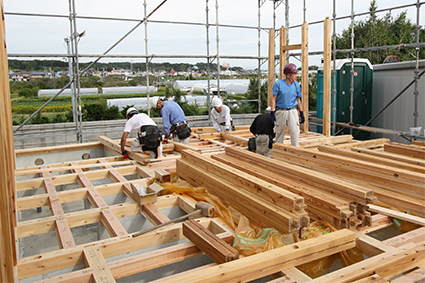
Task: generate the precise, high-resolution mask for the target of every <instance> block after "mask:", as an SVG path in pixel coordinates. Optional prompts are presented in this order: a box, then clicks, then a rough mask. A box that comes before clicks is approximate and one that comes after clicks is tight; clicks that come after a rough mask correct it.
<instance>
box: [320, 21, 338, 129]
mask: <svg viewBox="0 0 425 283" xmlns="http://www.w3.org/2000/svg"><path fill="white" fill-rule="evenodd" d="M331 32H332V29H331V20H330V19H329V17H326V19H325V21H324V36H323V42H324V47H323V134H324V135H325V136H328V137H329V136H330V135H331V77H332V76H331V71H332V70H331ZM334 107H336V106H334Z"/></svg>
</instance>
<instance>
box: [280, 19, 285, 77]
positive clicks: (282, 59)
mask: <svg viewBox="0 0 425 283" xmlns="http://www.w3.org/2000/svg"><path fill="white" fill-rule="evenodd" d="M284 46H286V28H285V27H284V26H282V27H281V28H280V68H279V79H280V80H282V79H283V78H284V77H283V67H285V65H286V49H285V48H284Z"/></svg>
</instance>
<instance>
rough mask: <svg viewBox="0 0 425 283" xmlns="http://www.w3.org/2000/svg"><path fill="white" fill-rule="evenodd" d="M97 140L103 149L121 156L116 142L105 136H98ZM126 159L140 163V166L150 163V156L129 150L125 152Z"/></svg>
mask: <svg viewBox="0 0 425 283" xmlns="http://www.w3.org/2000/svg"><path fill="white" fill-rule="evenodd" d="M98 140H99V142H100V143H102V144H103V145H104V146H105V147H107V148H109V149H111V150H113V151H114V152H115V153H116V154H119V155H121V147H120V145H119V142H116V141H114V140H112V139H110V138H108V137H105V136H99V137H98ZM127 152H128V157H129V158H131V159H133V160H136V161H138V162H140V163H141V164H142V165H146V164H148V163H149V162H150V156H149V154H144V153H140V152H132V151H131V150H129V149H128V150H127Z"/></svg>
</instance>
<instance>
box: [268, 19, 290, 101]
mask: <svg viewBox="0 0 425 283" xmlns="http://www.w3.org/2000/svg"><path fill="white" fill-rule="evenodd" d="M279 39H280V49H279V55H280V56H279V58H280V68H279V79H280V80H282V79H283V78H284V76H283V75H284V74H283V68H284V67H285V65H286V50H285V46H286V28H285V27H284V26H281V27H280V33H279ZM268 105H270V104H268Z"/></svg>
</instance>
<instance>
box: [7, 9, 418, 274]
mask: <svg viewBox="0 0 425 283" xmlns="http://www.w3.org/2000/svg"><path fill="white" fill-rule="evenodd" d="M1 3H2V2H1ZM1 9H2V11H1V14H2V21H1V23H2V26H1V27H0V30H1V37H0V39H1V40H0V42H1V43H2V46H1V47H0V48H1V50H0V55H1V58H0V59H1V62H2V63H3V62H7V56H6V44H5V36H4V18H3V5H1ZM304 51H305V49H304ZM328 53H329V52H328ZM7 73H8V70H7V63H6V64H1V72H0V74H1V76H0V79H1V92H2V93H1V97H0V99H1V100H0V103H1V104H0V107H1V116H0V118H1V120H0V123H1V135H0V142H1V144H0V145H1V146H0V153H1V157H2V158H1V161H0V162H1V169H0V188H1V189H0V202H1V203H0V219H1V243H0V244H1V245H0V252H1V257H0V278H1V281H2V282H19V280H22V281H24V280H31V278H37V279H34V280H32V281H37V280H41V281H42V282H120V281H125V279H126V278H130V276H135V277H132V278H139V279H141V278H143V276H144V273H145V272H149V271H154V270H155V269H156V268H159V267H162V268H164V269H163V270H167V267H171V266H172V264H174V263H177V262H181V263H183V262H186V261H188V260H190V259H193V258H195V259H196V258H198V257H201V256H203V255H204V254H205V255H207V256H208V257H209V258H211V259H214V262H213V263H208V264H205V265H202V266H200V267H197V268H193V269H188V270H185V271H184V272H182V273H175V274H171V275H169V276H164V277H161V276H160V275H161V274H162V273H161V274H159V272H158V274H157V275H158V278H156V279H155V280H156V281H171V282H201V281H202V282H249V281H253V280H256V279H260V278H261V279H262V280H263V281H264V278H270V279H269V280H268V281H269V282H421V281H424V280H425V238H424V237H425V236H424V235H425V227H424V226H425V209H424V207H425V193H424V190H425V188H424V184H425V172H424V168H425V163H424V162H425V144H424V143H422V142H413V143H412V144H410V145H403V144H397V143H392V142H390V141H389V140H387V139H377V140H371V141H364V142H362V141H355V140H353V139H352V137H351V136H335V137H330V136H329V135H328V134H327V135H320V134H316V133H311V132H306V131H304V132H303V133H302V134H301V137H300V148H294V147H291V146H287V144H289V141H288V140H285V143H284V144H278V145H275V147H274V149H273V152H272V157H273V159H268V158H264V157H262V156H259V155H256V154H254V153H252V152H249V151H248V150H247V148H246V147H247V141H248V138H250V137H252V135H251V134H250V132H249V131H248V128H247V127H238V128H237V131H235V132H233V133H232V134H231V135H225V136H221V135H219V134H215V133H212V132H213V129H208V128H203V129H193V130H194V131H193V132H194V134H193V136H192V138H191V141H190V144H189V146H184V145H181V144H174V143H170V144H168V145H167V146H165V150H164V151H165V155H166V157H164V158H163V159H161V160H155V161H154V160H152V161H151V160H149V158H148V156H147V155H143V154H138V153H133V152H130V158H131V160H123V159H122V157H121V156H120V155H119V152H118V150H117V149H118V141H116V140H110V139H108V138H107V137H99V141H98V142H95V143H87V144H78V145H68V146H60V147H50V148H42V149H31V150H22V151H14V150H13V148H14V146H13V134H12V130H11V127H10V125H11V115H10V114H11V110H10V95H9V93H10V92H9V89H8V79H7ZM82 148H85V149H91V148H103V149H105V151H107V152H108V153H110V154H108V155H107V156H106V155H105V156H102V157H95V158H92V159H87V160H71V161H67V162H62V163H54V164H43V165H40V166H32V167H21V168H16V159H15V158H19V157H23V156H29V155H31V156H36V155H42V154H48V153H59V154H60V153H66V152H72V151H75V150H78V149H82ZM171 171H176V172H177V174H178V175H179V176H180V177H181V178H183V179H185V180H186V181H188V182H189V183H191V184H192V185H195V186H203V187H205V188H207V190H208V191H210V192H211V193H212V194H214V195H216V196H218V197H220V198H222V199H224V200H225V201H227V202H231V203H232V206H234V207H235V208H236V209H237V210H239V211H240V212H241V213H243V214H244V215H245V216H247V217H248V218H249V219H250V221H251V222H252V223H254V224H255V225H257V226H259V227H262V228H266V227H273V228H276V229H277V230H278V231H279V232H282V233H297V234H300V233H302V231H303V228H305V227H308V226H309V225H310V223H311V222H312V221H315V220H322V221H326V222H328V223H330V224H332V225H333V226H334V227H336V228H337V229H338V230H337V231H336V232H333V233H329V234H326V235H323V236H320V237H317V238H314V239H309V240H305V241H302V242H297V243H295V244H292V245H287V246H284V247H281V248H277V249H274V250H270V251H267V252H262V253H259V254H256V255H252V256H249V257H240V258H238V256H237V255H235V254H234V251H233V250H232V248H231V245H230V244H231V243H233V240H234V237H235V231H233V229H232V228H231V227H229V226H227V225H226V224H225V223H224V221H223V220H221V219H219V218H218V217H212V218H207V217H201V216H199V215H198V216H196V217H194V221H191V222H189V223H188V224H182V223H177V224H170V225H168V226H164V227H162V228H159V229H158V230H155V231H153V232H148V233H146V234H143V235H141V236H138V237H133V235H135V234H136V233H137V232H138V231H137V232H135V231H132V229H130V228H129V227H125V226H124V225H123V223H122V222H121V221H120V220H121V219H123V218H125V217H128V216H130V217H131V216H136V215H140V213H141V212H142V213H143V215H144V216H145V217H146V220H147V221H149V222H152V224H151V225H152V226H154V225H157V226H159V225H161V224H163V223H166V222H167V221H168V220H169V219H168V217H167V215H165V214H164V213H163V211H165V210H167V209H170V208H177V209H180V210H181V211H183V212H184V213H190V212H193V211H195V209H196V201H195V200H194V199H192V198H190V197H187V196H182V195H166V196H156V195H155V197H156V202H154V203H153V202H144V203H143V204H141V202H142V201H141V200H140V199H139V198H138V196H137V195H136V194H135V191H134V186H135V185H139V184H144V185H146V186H151V185H155V184H151V182H152V179H153V178H154V177H155V178H158V179H164V180H165V179H166V177H167V176H168V173H169V172H171ZM127 176H132V178H131V180H130V179H129V178H128V177H127ZM134 176H137V177H136V178H134ZM100 179H102V180H105V179H107V180H110V181H109V183H108V184H106V185H104V184H103V185H96V181H97V180H100ZM70 184H71V186H70V187H72V186H74V188H72V189H69V190H61V188H62V187H65V186H67V185H70ZM38 188H42V189H44V193H42V194H36V195H32V196H28V195H27V194H26V193H27V192H31V191H33V190H35V189H38ZM111 195H112V196H114V195H123V196H125V197H123V199H125V201H122V202H120V203H112V204H111V203H109V202H107V201H106V199H107V197H108V196H111ZM75 201H86V202H88V203H89V204H90V205H88V206H87V207H84V208H83V209H80V210H76V211H69V210H67V209H65V208H66V206H67V204H69V203H72V202H75ZM378 201H382V202H384V203H386V204H388V205H389V206H390V207H392V209H390V208H383V207H381V206H378V205H376V204H377V202H378ZM39 207H41V208H43V210H44V211H46V210H47V209H46V207H47V208H48V210H47V211H49V212H50V213H51V215H49V216H43V217H41V218H36V219H18V217H17V216H18V215H19V214H20V213H21V212H23V211H24V210H26V211H28V210H34V211H35V210H37V208H39ZM399 211H409V212H410V214H405V213H401V212H399ZM393 218H397V219H401V220H405V221H407V222H409V223H412V225H413V224H414V225H416V226H415V227H416V228H415V229H413V230H412V231H410V232H405V233H400V234H399V235H397V236H393V237H387V238H385V237H384V238H379V239H376V238H374V237H372V236H371V235H373V234H374V233H375V232H376V233H378V232H380V231H384V234H385V231H386V230H385V229H388V228H390V227H393V226H394V224H393V221H392V219H393ZM92 224H99V225H103V227H105V230H106V231H107V233H108V234H109V237H108V238H107V239H102V240H95V241H90V242H86V243H80V241H79V240H80V239H79V238H77V237H75V236H74V235H75V232H74V230H75V229H76V228H78V229H83V230H84V229H86V228H87V227H90V225H92ZM87 229H88V228H87ZM48 233H54V234H55V237H56V240H57V242H55V243H53V242H52V245H51V247H52V249H51V250H49V251H46V252H43V253H40V254H34V255H31V256H26V257H20V256H19V252H18V251H19V249H20V246H19V245H20V243H21V242H22V240H25V239H26V238H29V237H33V236H37V235H44V234H48ZM185 239H188V240H186V241H184V240H185ZM178 240H182V241H183V243H181V242H179V241H178ZM176 242H177V244H175V243H176ZM32 244H33V245H41V243H37V242H34V243H32ZM164 246H166V247H164ZM355 246H359V247H361V249H362V253H363V254H364V255H365V256H366V257H365V259H364V260H363V261H361V262H358V263H356V264H353V265H351V266H348V267H344V268H339V269H337V270H335V271H332V272H330V273H327V274H325V275H322V276H320V277H318V278H316V279H312V278H309V277H308V276H307V275H306V274H304V273H302V272H301V271H300V270H299V269H298V268H297V266H300V265H302V264H304V263H307V262H310V261H312V260H315V259H320V258H324V257H327V256H329V255H332V254H337V253H341V252H344V251H346V250H348V249H351V248H353V247H355ZM146 250H149V251H146ZM145 251H146V252H145ZM69 269H71V270H72V271H68V270H69ZM62 270H67V271H65V272H62V273H61V271H62ZM53 273H55V274H57V273H59V275H54V276H52V277H49V276H48V275H47V274H53ZM43 275H46V276H45V277H49V278H45V277H38V276H43ZM40 278H41V279H40ZM266 280H267V279H266ZM390 280H391V281H390Z"/></svg>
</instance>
